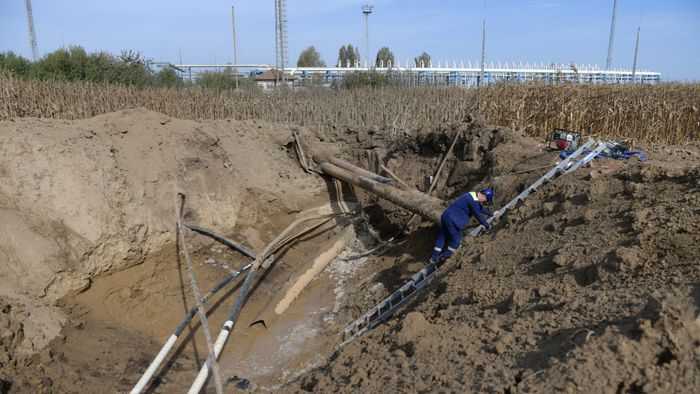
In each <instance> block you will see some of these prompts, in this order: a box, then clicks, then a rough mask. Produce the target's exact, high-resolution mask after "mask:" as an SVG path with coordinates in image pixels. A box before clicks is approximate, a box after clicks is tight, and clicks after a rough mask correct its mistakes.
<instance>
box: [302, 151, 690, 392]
mask: <svg viewBox="0 0 700 394" xmlns="http://www.w3.org/2000/svg"><path fill="white" fill-rule="evenodd" d="M689 149H690V151H692V154H689V155H686V156H684V157H685V160H684V161H680V160H672V159H669V158H670V157H672V156H667V157H664V156H662V155H661V154H659V157H660V158H661V160H659V161H654V160H653V157H652V161H651V162H648V163H640V162H639V161H637V160H635V159H632V160H630V161H628V162H613V161H611V160H600V161H596V162H595V163H594V166H593V168H592V169H583V170H580V171H579V172H578V173H575V174H573V175H570V176H566V177H564V178H560V179H559V180H557V181H556V182H553V183H550V184H548V185H546V186H544V187H543V188H542V189H541V190H540V192H539V193H537V194H535V195H534V196H532V197H531V198H530V199H528V200H527V201H526V202H525V203H524V204H522V205H521V206H520V207H518V208H517V209H515V210H514V211H512V212H510V213H509V214H508V216H506V217H505V218H504V220H503V221H502V222H501V224H499V225H497V226H496V227H495V228H494V230H493V231H491V232H489V233H488V234H486V235H485V236H482V237H480V238H478V239H465V240H464V241H463V243H462V245H463V246H462V248H461V249H460V251H459V253H458V254H457V255H456V256H455V258H453V259H452V260H451V261H450V262H448V264H446V266H445V267H443V269H442V271H441V272H442V273H441V274H440V276H439V277H438V278H437V279H436V280H435V281H434V282H433V283H432V285H431V286H430V288H429V290H428V291H425V292H424V293H423V295H422V296H420V297H419V298H418V299H417V300H416V301H414V302H413V303H412V304H410V306H408V307H406V308H404V309H403V310H401V311H400V312H399V313H398V314H397V316H395V317H394V318H393V319H392V320H390V321H389V322H388V323H386V324H384V325H382V326H380V327H378V328H376V329H374V330H373V331H371V332H370V333H368V334H366V335H365V336H362V337H360V338H358V339H356V340H355V341H353V342H351V343H350V344H348V345H346V346H344V347H342V348H341V349H339V351H338V353H337V355H336V356H335V358H334V359H333V360H332V361H330V362H329V363H328V364H327V365H326V366H325V367H323V368H321V369H318V370H316V371H314V372H313V373H311V374H309V375H307V376H305V377H303V378H302V379H300V380H299V381H298V382H297V383H296V384H297V385H296V386H294V388H293V389H292V388H290V389H292V390H291V391H294V390H309V391H320V392H324V391H329V390H333V391H341V392H356V391H375V390H386V389H387V388H392V389H393V390H397V391H439V390H447V391H465V392H469V391H489V392H516V391H517V392H520V391H522V392H529V391H535V392H539V391H552V390H553V389H554V388H556V389H561V390H584V391H593V392H608V391H610V392H615V391H617V392H620V391H619V390H618V389H620V390H622V391H632V392H634V391H635V390H637V391H639V390H643V391H657V392H668V391H676V392H696V391H697V390H698V389H700V385H699V384H700V381H699V380H698V377H699V376H700V368H699V367H698V365H700V364H698V360H699V359H698V353H697V351H696V347H697V346H698V343H700V342H698V340H697V333H698V331H697V325H698V323H697V320H696V318H697V316H698V312H699V309H698V308H699V306H700V303H699V300H698V298H697V291H698V286H699V285H700V251H699V250H698V248H697V245H698V244H700V216H698V213H700V188H698V182H699V181H700V172H699V171H698V161H697V157H698V156H697V147H692V148H689ZM533 157H534V156H533ZM689 158H694V159H692V160H688V159H689ZM538 160H539V163H538V162H537V161H538ZM527 161H531V163H529V165H530V166H533V165H534V166H539V165H541V164H542V163H543V162H547V161H549V162H550V163H551V161H553V158H552V157H551V156H543V157H539V158H534V159H533V160H527ZM458 165H459V164H458ZM540 172H541V171H540ZM540 175H541V174H540V173H539V172H536V173H535V174H529V175H528V174H524V175H523V174H520V175H519V176H518V178H519V180H518V183H523V184H525V183H528V182H530V181H532V180H534V179H535V178H537V177H539V176H540ZM507 177H512V175H509V174H500V175H497V176H496V177H495V178H493V179H494V182H499V181H503V182H505V181H504V178H507ZM510 183H511V184H515V182H513V181H512V180H511V181H510ZM516 189H517V187H516ZM516 192H517V190H516ZM503 194H507V195H508V196H503ZM513 195H514V193H501V198H502V200H501V201H503V199H505V198H506V197H508V198H510V197H511V196H513ZM497 206H498V204H497ZM429 230H431V231H429ZM432 237H434V230H432V229H426V231H425V232H420V231H419V232H417V233H414V234H412V235H411V236H409V241H408V242H406V243H405V244H403V245H399V246H396V247H395V248H394V249H392V250H391V251H389V252H387V254H386V256H385V257H384V258H382V260H384V261H381V264H382V266H385V267H392V268H391V269H388V268H387V272H386V274H384V275H374V276H372V279H371V280H369V281H367V282H366V283H365V284H364V285H362V286H361V287H360V289H359V291H361V290H362V289H366V288H369V287H371V286H374V284H373V282H375V281H383V282H384V283H389V285H387V286H386V293H385V294H388V293H389V292H391V291H393V290H394V289H395V288H396V287H398V285H399V284H400V283H402V282H403V281H404V280H406V279H407V277H408V276H409V275H410V274H411V273H412V272H414V271H415V270H417V268H419V267H420V266H422V264H420V263H418V264H416V261H418V262H420V261H425V260H426V259H427V257H428V255H429V252H430V246H431V242H432V240H433V238H432ZM394 256H395V257H394ZM397 265H398V266H403V267H404V268H403V269H402V268H398V267H397ZM409 267H412V268H413V269H409ZM691 294H692V295H693V296H694V298H691V297H690V296H691ZM665 297H669V300H674V301H658V300H662V299H664V298H665ZM649 300H652V304H654V303H656V304H659V303H660V304H663V305H665V306H664V307H662V308H656V309H654V308H652V309H654V310H656V312H653V311H651V312H650V307H649V305H648V303H649ZM362 307H364V305H362ZM347 308H348V310H352V311H353V313H351V314H350V315H352V316H353V317H356V316H359V314H361V313H363V312H365V311H366V308H358V307H356V306H355V305H354V304H352V303H350V304H348V305H347ZM417 316H421V318H418V317H417ZM423 317H424V319H425V320H426V322H425V323H422V322H421V323H420V324H417V323H416V322H417V321H419V322H420V321H421V320H422V318H423ZM348 321H349V319H348ZM415 327H429V329H427V330H426V331H425V332H423V331H422V330H419V329H416V328H415ZM340 328H342V327H339V329H340ZM640 330H641V331H640ZM644 330H646V331H647V333H646V334H642V333H641V332H642V331H644ZM417 332H422V333H421V334H420V335H419V334H417ZM601 375H605V378H601V377H598V376H601Z"/></svg>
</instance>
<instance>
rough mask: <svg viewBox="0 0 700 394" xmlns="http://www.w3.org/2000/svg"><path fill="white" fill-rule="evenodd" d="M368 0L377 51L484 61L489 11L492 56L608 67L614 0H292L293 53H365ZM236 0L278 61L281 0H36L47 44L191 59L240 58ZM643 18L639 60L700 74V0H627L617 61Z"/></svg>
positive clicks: (671, 73) (261, 48) (42, 47)
mask: <svg viewBox="0 0 700 394" xmlns="http://www.w3.org/2000/svg"><path fill="white" fill-rule="evenodd" d="M365 3H369V4H372V5H374V13H373V14H372V15H371V16H370V40H371V43H370V48H371V54H372V57H373V56H374V55H375V54H376V51H377V50H378V49H379V47H381V46H388V47H389V48H390V49H391V50H392V51H393V52H394V54H395V56H396V58H397V59H398V60H400V61H401V63H402V64H403V63H404V59H405V60H410V59H412V58H413V57H414V56H417V55H419V54H420V53H421V52H423V51H427V52H428V53H429V54H430V55H431V56H432V57H433V60H434V61H437V60H440V61H441V62H442V63H444V61H445V60H448V61H449V62H450V63H451V62H452V61H453V60H456V61H457V63H459V61H464V62H465V63H466V62H467V61H471V62H472V63H474V62H477V61H478V60H479V58H480V54H481V23H482V19H483V18H484V15H485V16H486V21H487V22H486V23H487V30H488V32H487V50H486V57H487V61H493V62H494V63H496V62H506V61H507V62H512V61H515V62H523V63H525V62H530V63H533V62H535V63H541V62H542V63H551V62H556V63H571V62H573V63H578V64H598V65H599V66H604V65H605V61H606V57H607V49H608V38H609V32H610V19H611V15H612V4H613V1H612V0H589V1H584V0H530V1H528V0H520V1H518V0H490V1H486V4H485V2H484V1H483V0H461V1H457V0H442V1H440V0H435V1H431V2H428V1H417V0H361V1H355V0H326V1H324V0H288V1H287V8H288V13H289V18H288V19H289V21H288V30H289V50H290V58H291V59H290V64H293V63H296V59H297V57H298V56H299V53H300V52H301V51H302V50H303V49H304V48H306V47H308V46H309V45H314V46H315V47H316V49H317V50H318V51H319V52H320V53H321V56H322V57H323V58H324V59H325V61H326V63H327V64H329V65H331V64H335V62H336V61H337V56H338V48H339V47H340V46H341V45H343V44H347V43H352V44H353V45H356V46H359V47H360V53H361V54H363V53H364V50H363V45H364V25H363V23H364V22H363V16H362V12H361V6H362V5H363V4H365ZM232 4H235V6H236V32H237V34H238V60H239V63H266V64H273V63H274V61H275V39H274V23H275V22H274V21H275V17H274V1H273V0H234V1H231V0H228V1H220V0H205V1H200V2H196V1H191V0H190V1H183V0H169V1H167V2H165V1H143V0H142V1H132V0H121V1H101V0H63V1H55V0H53V1H52V0H33V1H32V7H33V10H34V24H35V27H36V34H37V41H38V45H39V54H40V55H44V54H46V53H48V52H51V51H54V50H56V49H58V48H60V47H62V46H69V45H81V46H83V47H84V48H86V49H87V50H88V51H97V50H107V51H110V52H113V53H119V52H120V51H121V50H122V49H131V50H136V51H139V52H141V53H143V54H144V55H145V56H146V57H148V58H151V59H154V60H162V61H170V62H174V63H177V62H179V56H180V53H181V54H182V61H183V62H185V63H230V62H232V59H233V49H232V47H233V44H232V42H233V39H232V34H231V5H232ZM642 9H643V11H642ZM640 20H641V27H642V31H641V45H640V52H639V60H638V69H640V70H641V69H647V70H651V71H660V72H662V73H663V79H664V80H681V81H691V80H696V81H697V80H700V66H699V64H700V0H656V1H653V0H618V14H617V27H616V35H615V45H614V55H613V67H615V68H631V67H632V58H633V54H634V45H635V35H636V31H637V26H638V25H639V23H640ZM8 50H12V51H14V52H16V53H19V54H22V55H23V56H25V57H27V58H29V57H30V56H31V49H30V46H29V39H28V36H27V22H26V19H25V12H24V0H0V51H8Z"/></svg>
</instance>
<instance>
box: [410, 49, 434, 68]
mask: <svg viewBox="0 0 700 394" xmlns="http://www.w3.org/2000/svg"><path fill="white" fill-rule="evenodd" d="M421 62H422V64H421ZM413 63H415V65H416V67H430V55H428V52H423V53H421V54H420V56H418V57H414V58H413Z"/></svg>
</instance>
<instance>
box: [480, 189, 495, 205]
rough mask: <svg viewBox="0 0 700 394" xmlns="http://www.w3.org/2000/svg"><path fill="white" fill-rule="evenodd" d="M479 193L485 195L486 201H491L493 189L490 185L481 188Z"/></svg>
mask: <svg viewBox="0 0 700 394" xmlns="http://www.w3.org/2000/svg"><path fill="white" fill-rule="evenodd" d="M481 194H483V195H485V196H486V201H488V202H491V201H493V190H492V189H491V188H490V187H487V188H486V189H483V190H482V191H481Z"/></svg>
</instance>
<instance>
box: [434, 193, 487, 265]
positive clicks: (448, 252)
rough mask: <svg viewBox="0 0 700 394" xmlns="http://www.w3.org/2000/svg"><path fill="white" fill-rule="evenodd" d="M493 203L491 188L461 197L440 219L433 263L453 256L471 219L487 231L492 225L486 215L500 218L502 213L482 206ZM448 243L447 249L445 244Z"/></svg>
mask: <svg viewBox="0 0 700 394" xmlns="http://www.w3.org/2000/svg"><path fill="white" fill-rule="evenodd" d="M487 201H488V202H491V201H493V190H492V189H490V188H486V189H483V190H481V191H478V192H469V193H465V194H462V195H461V196H459V198H458V199H457V200H455V202H453V203H452V205H450V206H449V207H447V209H445V212H443V213H442V216H441V217H440V233H439V234H438V238H437V241H435V247H434V248H433V255H432V256H431V257H430V262H431V263H437V262H438V261H440V260H447V259H449V258H450V256H452V253H454V252H455V251H456V250H457V248H459V243H460V241H461V240H462V229H464V227H466V226H467V224H469V221H470V220H471V218H472V217H473V218H475V219H476V220H478V221H479V223H481V225H482V226H484V227H485V228H486V229H487V230H488V229H489V228H491V224H490V223H489V222H487V221H486V219H484V215H488V216H499V215H500V211H496V212H491V211H490V210H489V209H488V208H486V207H484V206H483V205H481V203H483V202H487ZM446 243H447V249H445V244H446Z"/></svg>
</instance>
